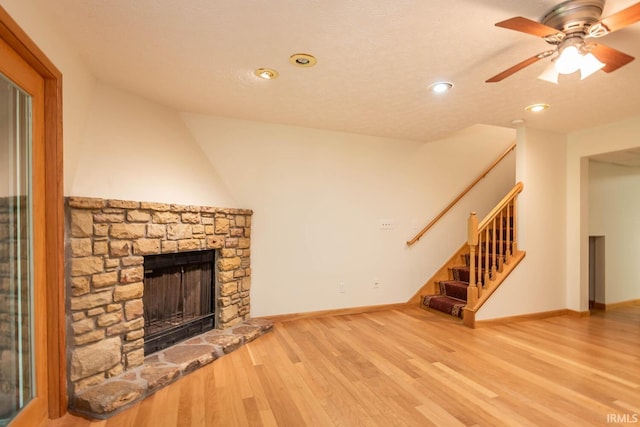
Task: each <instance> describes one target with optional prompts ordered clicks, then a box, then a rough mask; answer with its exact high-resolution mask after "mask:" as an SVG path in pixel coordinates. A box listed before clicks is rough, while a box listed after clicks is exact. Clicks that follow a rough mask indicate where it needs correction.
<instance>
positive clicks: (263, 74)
mask: <svg viewBox="0 0 640 427" xmlns="http://www.w3.org/2000/svg"><path fill="white" fill-rule="evenodd" d="M254 73H255V75H256V76H258V77H260V78H261V79H265V80H273V79H277V78H278V76H279V74H278V72H277V71H276V70H274V69H271V68H258V69H257V70H256V71H254Z"/></svg>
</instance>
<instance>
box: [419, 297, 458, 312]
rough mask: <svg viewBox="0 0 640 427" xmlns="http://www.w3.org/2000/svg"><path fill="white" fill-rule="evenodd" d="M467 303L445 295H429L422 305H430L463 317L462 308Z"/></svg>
mask: <svg viewBox="0 0 640 427" xmlns="http://www.w3.org/2000/svg"><path fill="white" fill-rule="evenodd" d="M466 304H467V303H466V301H462V300H459V299H457V298H451V297H448V296H443V295H427V296H425V297H424V299H423V301H422V305H424V306H425V307H429V308H432V309H434V310H438V311H441V312H443V313H446V314H449V315H451V316H455V317H459V318H462V308H463V307H464V306H465V305H466Z"/></svg>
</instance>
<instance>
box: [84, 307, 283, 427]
mask: <svg viewBox="0 0 640 427" xmlns="http://www.w3.org/2000/svg"><path fill="white" fill-rule="evenodd" d="M272 327H273V324H272V322H270V321H268V320H264V319H249V320H247V321H245V322H243V323H242V324H240V325H239V326H235V327H233V328H230V329H228V330H218V329H215V330H212V331H209V332H206V333H204V334H201V335H199V336H197V337H195V338H191V339H189V340H187V341H185V342H183V343H180V344H176V345H174V346H172V347H169V348H167V349H165V350H162V351H159V352H156V353H154V354H152V355H150V356H147V357H146V358H145V360H144V364H142V365H141V366H138V367H136V368H134V369H131V370H129V371H127V372H124V373H122V374H120V375H118V376H116V377H113V378H110V379H109V380H107V381H105V382H103V383H102V384H100V385H97V386H94V387H90V388H88V389H86V390H84V391H83V392H81V393H78V394H77V395H75V396H74V397H73V399H72V401H71V410H72V411H73V412H75V413H77V414H80V415H84V416H88V417H90V418H100V419H104V418H108V417H110V416H112V415H115V414H117V413H118V412H121V411H122V410H123V409H125V408H128V407H130V406H132V405H134V404H135V403H137V402H139V401H141V400H142V399H144V398H146V397H147V396H149V395H151V394H153V393H155V392H156V391H158V390H160V389H161V388H163V387H166V386H167V385H169V384H171V383H173V382H174V381H176V380H177V379H178V378H180V377H181V376H183V375H186V374H188V373H190V372H193V371H194V370H196V369H198V368H201V367H203V366H206V365H208V364H209V363H211V362H213V361H214V360H216V359H218V358H219V357H222V356H223V355H225V354H228V353H231V352H232V351H234V350H237V349H238V348H240V347H241V346H242V345H244V344H247V343H249V342H251V341H253V340H254V339H256V338H258V337H259V336H261V335H263V334H264V333H266V332H268V331H270V330H271V328H272Z"/></svg>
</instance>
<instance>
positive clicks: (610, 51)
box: [590, 43, 635, 73]
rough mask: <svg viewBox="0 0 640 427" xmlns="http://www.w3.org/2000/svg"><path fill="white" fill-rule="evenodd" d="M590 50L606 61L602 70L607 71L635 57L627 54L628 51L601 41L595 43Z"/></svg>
mask: <svg viewBox="0 0 640 427" xmlns="http://www.w3.org/2000/svg"><path fill="white" fill-rule="evenodd" d="M590 51H591V53H593V55H594V56H595V57H596V58H598V60H599V61H600V62H604V63H605V66H604V67H602V71H604V72H607V73H610V72H612V71H615V70H617V69H618V68H620V67H622V66H624V65H627V64H628V63H629V62H631V61H633V60H634V59H635V58H634V57H633V56H631V55H627V54H626V53H623V52H620V51H619V50H615V49H614V48H612V47H609V46H605V45H603V44H600V43H594V44H593V46H592V47H591V49H590Z"/></svg>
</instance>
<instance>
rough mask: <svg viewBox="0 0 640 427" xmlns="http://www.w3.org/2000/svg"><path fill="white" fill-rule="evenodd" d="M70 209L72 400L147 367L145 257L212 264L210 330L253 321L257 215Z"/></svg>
mask: <svg viewBox="0 0 640 427" xmlns="http://www.w3.org/2000/svg"><path fill="white" fill-rule="evenodd" d="M65 202H66V203H65V215H66V227H65V230H66V246H67V247H66V266H67V267H66V276H67V300H68V301H67V324H68V333H67V353H68V359H69V361H70V363H69V385H70V387H69V388H70V393H71V394H78V393H81V392H82V391H83V390H87V389H89V388H91V387H93V386H96V385H98V384H102V383H104V382H105V381H108V380H109V379H110V378H113V377H116V376H118V375H121V374H123V373H125V372H127V371H129V370H132V369H134V368H137V367H140V366H141V365H142V364H143V363H144V360H145V304H144V300H143V295H144V293H145V290H144V287H145V257H148V259H154V257H155V256H156V255H160V254H183V253H189V254H193V256H195V257H198V256H201V257H205V258H207V257H209V258H208V259H210V260H211V261H212V263H211V265H212V266H213V272H212V277H213V278H214V279H213V284H214V289H213V290H212V292H213V307H212V312H213V314H212V315H211V322H212V323H211V326H213V327H215V328H216V329H227V328H231V327H233V326H235V325H239V324H241V323H242V322H243V321H245V320H248V319H249V310H250V298H249V293H250V287H251V268H250V254H251V216H252V211H250V210H244V209H223V208H216V207H205V206H184V205H175V204H166V203H149V202H135V201H125V200H105V199H97V198H86V197H69V198H67V199H66V200H65ZM205 254H208V255H205ZM198 274H201V273H198ZM198 280H199V279H198ZM180 298H182V297H180ZM185 301H186V300H185ZM198 301H200V300H198ZM184 309H185V307H182V308H180V310H183V311H184ZM148 323H149V322H147V329H148ZM205 323H206V321H205Z"/></svg>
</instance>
